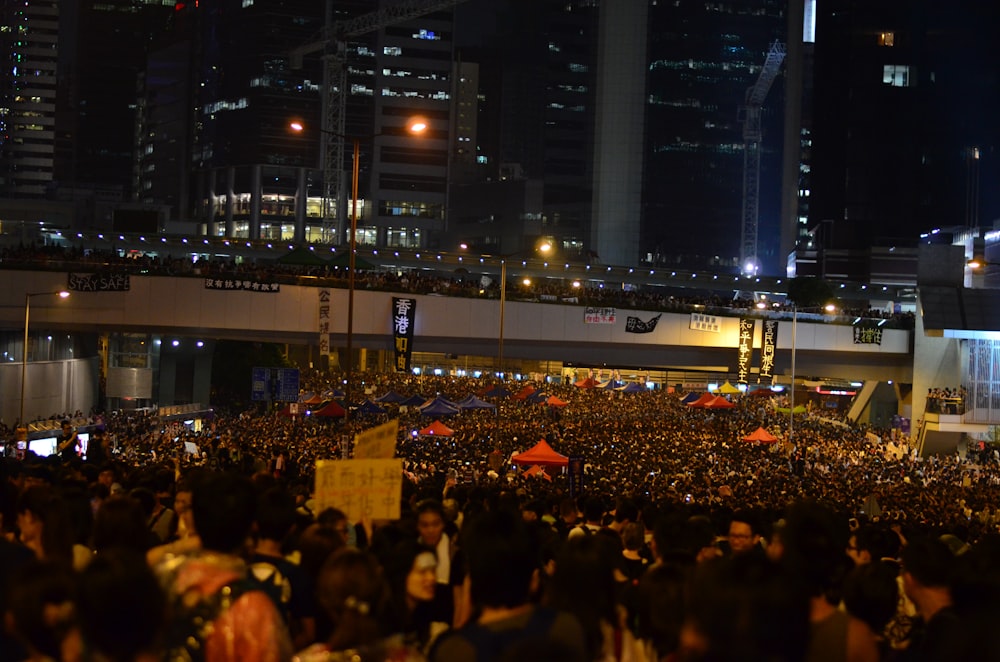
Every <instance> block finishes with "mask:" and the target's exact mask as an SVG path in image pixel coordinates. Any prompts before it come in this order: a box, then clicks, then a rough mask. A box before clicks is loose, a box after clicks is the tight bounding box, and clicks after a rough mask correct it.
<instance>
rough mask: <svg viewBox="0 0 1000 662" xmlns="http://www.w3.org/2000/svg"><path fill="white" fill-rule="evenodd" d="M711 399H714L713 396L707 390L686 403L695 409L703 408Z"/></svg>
mask: <svg viewBox="0 0 1000 662" xmlns="http://www.w3.org/2000/svg"><path fill="white" fill-rule="evenodd" d="M712 400H715V396H714V395H712V394H711V393H709V392H708V391H706V392H704V393H702V394H701V397H700V398H698V399H697V400H694V401H693V402H689V403H688V407H694V408H696V409H704V407H705V405H706V404H707V403H709V402H711V401H712Z"/></svg>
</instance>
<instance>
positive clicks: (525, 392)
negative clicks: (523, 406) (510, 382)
mask: <svg viewBox="0 0 1000 662" xmlns="http://www.w3.org/2000/svg"><path fill="white" fill-rule="evenodd" d="M534 392H535V387H534V386H532V385H531V384H527V385H525V387H524V388H522V389H521V390H520V391H518V392H517V393H515V394H514V396H513V397H514V399H515V400H524V399H526V398H527V397H528V396H529V395H531V394H532V393H534Z"/></svg>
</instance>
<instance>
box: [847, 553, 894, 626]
mask: <svg viewBox="0 0 1000 662" xmlns="http://www.w3.org/2000/svg"><path fill="white" fill-rule="evenodd" d="M896 578H897V571H896V569H895V568H894V567H893V566H890V565H888V564H886V563H882V562H881V561H875V562H874V563H864V564H861V565H857V566H855V567H854V569H853V570H851V572H850V574H848V575H847V581H846V582H845V583H844V605H845V606H846V607H847V611H848V613H850V614H851V616H854V617H855V618H857V619H859V620H861V621H862V622H864V623H865V624H867V625H868V627H869V628H871V630H872V632H874V633H875V634H877V635H878V634H881V633H882V631H883V630H884V629H885V626H886V625H887V624H888V623H889V621H890V620H891V619H892V617H893V616H894V615H895V613H896V608H897V605H898V602H899V584H898V583H897V581H896Z"/></svg>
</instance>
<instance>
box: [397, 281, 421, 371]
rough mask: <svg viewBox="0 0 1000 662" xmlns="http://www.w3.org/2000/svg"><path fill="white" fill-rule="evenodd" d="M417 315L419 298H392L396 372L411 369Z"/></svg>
mask: <svg viewBox="0 0 1000 662" xmlns="http://www.w3.org/2000/svg"><path fill="white" fill-rule="evenodd" d="M416 317H417V300H416V299H402V298H399V297H393V298H392V350H393V354H394V360H395V363H394V364H393V365H394V366H395V368H396V372H409V371H410V357H411V356H412V354H413V323H414V320H415V319H416Z"/></svg>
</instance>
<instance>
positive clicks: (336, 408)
mask: <svg viewBox="0 0 1000 662" xmlns="http://www.w3.org/2000/svg"><path fill="white" fill-rule="evenodd" d="M346 415H347V412H346V411H344V408H343V407H341V406H340V405H339V404H337V401H336V400H330V402H328V403H327V404H326V406H324V407H322V408H320V409H317V410H316V411H314V412H313V416H322V417H324V418H343V417H344V416H346Z"/></svg>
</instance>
